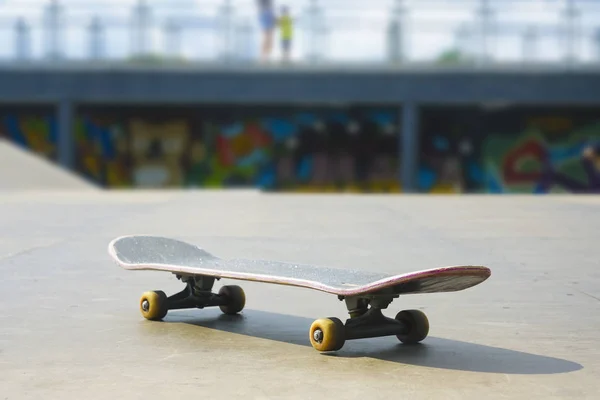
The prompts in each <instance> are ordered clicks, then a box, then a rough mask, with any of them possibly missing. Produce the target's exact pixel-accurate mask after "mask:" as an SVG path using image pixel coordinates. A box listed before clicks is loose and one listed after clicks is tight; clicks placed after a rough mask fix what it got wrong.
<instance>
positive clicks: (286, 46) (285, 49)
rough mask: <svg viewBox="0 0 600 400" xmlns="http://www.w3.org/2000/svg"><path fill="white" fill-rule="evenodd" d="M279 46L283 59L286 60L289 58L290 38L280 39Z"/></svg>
mask: <svg viewBox="0 0 600 400" xmlns="http://www.w3.org/2000/svg"><path fill="white" fill-rule="evenodd" d="M281 47H282V51H283V61H285V62H288V61H289V60H290V39H283V40H282V41H281Z"/></svg>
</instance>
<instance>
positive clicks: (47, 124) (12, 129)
mask: <svg viewBox="0 0 600 400" xmlns="http://www.w3.org/2000/svg"><path fill="white" fill-rule="evenodd" d="M0 137H6V138H7V139H9V140H11V141H12V142H14V143H16V144H18V145H19V146H21V147H23V148H26V149H28V150H31V151H33V152H34V153H36V154H38V155H40V156H43V157H45V158H48V159H50V160H56V159H57V158H58V153H57V137H58V136H57V124H56V118H55V114H54V109H53V108H51V107H22V108H19V109H18V110H17V109H16V108H15V107H11V108H10V109H6V108H4V109H3V108H0Z"/></svg>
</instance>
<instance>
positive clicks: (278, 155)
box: [75, 108, 400, 191]
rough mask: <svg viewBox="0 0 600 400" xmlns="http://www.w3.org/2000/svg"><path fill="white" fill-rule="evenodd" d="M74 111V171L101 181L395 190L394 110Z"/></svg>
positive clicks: (141, 184)
mask: <svg viewBox="0 0 600 400" xmlns="http://www.w3.org/2000/svg"><path fill="white" fill-rule="evenodd" d="M159 114H160V113H152V112H151V111H148V110H146V111H144V110H139V109H136V110H129V111H128V110H125V111H123V110H121V112H117V111H114V110H93V109H89V110H87V111H85V112H84V113H81V114H80V115H79V116H78V120H77V123H76V129H75V130H76V146H77V161H78V162H77V168H78V170H79V171H80V172H81V173H82V174H84V175H86V176H88V177H90V178H91V179H94V180H95V181H97V182H101V183H103V184H104V185H106V186H108V187H122V186H132V187H190V188H192V187H236V186H238V187H239V186H242V187H259V188H262V189H265V190H286V191H345V190H355V191H399V190H400V186H399V184H398V179H397V176H398V173H397V170H398V160H397V153H398V148H397V143H398V140H397V137H398V136H397V132H398V131H397V127H398V122H397V121H396V120H395V116H396V115H397V113H396V112H394V111H387V110H378V109H373V110H371V109H366V110H363V109H359V110H351V111H348V110H343V109H338V110H317V111H314V112H313V111H308V110H299V111H295V110H290V109H281V110H279V109H269V108H264V109H258V110H252V109H242V110H233V111H229V110H227V109H224V108H212V109H206V108H204V109H203V108H197V109H191V108H190V109H189V110H183V111H181V110H180V111H179V112H175V111H173V112H166V113H163V114H164V115H162V116H160V118H159Z"/></svg>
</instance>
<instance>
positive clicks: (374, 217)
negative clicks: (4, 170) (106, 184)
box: [0, 191, 600, 400]
mask: <svg viewBox="0 0 600 400" xmlns="http://www.w3.org/2000/svg"><path fill="white" fill-rule="evenodd" d="M599 226H600V198H599V197H597V196H595V197H593V196H589V197H586V196H581V197H558V196H555V197H551V196H539V197H534V196H531V197H526V196H525V197H521V196H514V197H511V196H500V197H492V196H473V197H457V196H456V197H455V196H447V197H443V196H423V197H421V196H404V197H402V196H388V197H386V196H353V195H347V196H346V195H343V196H334V195H331V196H325V195H322V196H318V195H297V196H296V195H266V194H258V193H255V192H229V193H222V192H177V191H172V192H171V191H166V192H153V191H144V192H136V193H130V192H113V193H108V192H95V191H81V192H73V191H70V192H66V191H65V192H61V191H42V192H35V191H28V192H19V191H11V192H3V193H0V232H1V234H2V238H1V239H0V274H1V278H0V305H1V307H0V309H1V312H0V399H28V398H40V399H60V398H67V397H74V396H76V397H81V396H83V397H84V398H86V400H92V399H107V398H115V399H116V398H118V399H132V398H139V399H150V398H170V399H184V398H212V399H225V398H234V397H233V396H245V397H243V398H252V399H263V398H264V399H267V398H301V399H310V398H315V399H317V398H318V399H323V398H344V399H354V398H356V399H358V398H361V399H364V398H374V399H379V398H381V399H392V398H394V399H395V398H410V399H445V400H446V399H461V400H462V399H501V398H512V399H533V398H535V399H545V400H546V399H559V398H562V399H574V398H576V399H597V398H598V394H599V393H600V381H599V380H598V377H599V376H600V335H599V334H598V331H599V330H600V312H599V311H600V273H599V272H598V260H599V255H600V246H599V239H600V230H599V228H598V227H599ZM135 233H152V234H160V235H166V236H173V237H177V238H180V239H184V240H188V241H191V242H194V243H197V244H199V245H200V246H203V247H205V248H206V249H207V250H209V251H210V252H212V253H214V254H216V255H219V256H222V257H257V258H267V259H279V260H282V261H297V262H303V263H315V264H323V265H330V266H334V267H336V266H337V267H355V268H362V269H367V270H377V271H382V272H389V273H402V272H408V271H412V270H418V269H425V268H432V267H438V266H444V265H457V264H477V265H480V264H482V265H487V266H489V267H490V268H491V269H492V276H491V278H490V279H488V280H487V281H486V282H484V283H483V284H481V285H480V286H477V287H474V288H471V289H468V290H466V291H463V292H457V293H446V294H432V295H412V296H406V297H403V298H401V299H398V300H396V301H395V302H393V303H392V305H391V306H390V308H389V309H388V310H387V311H386V314H388V315H390V316H393V315H395V314H396V312H398V311H399V310H401V309H406V308H420V309H422V310H424V311H425V312H426V313H427V315H428V316H429V318H430V323H431V329H430V337H429V338H427V339H426V340H425V341H424V342H423V344H421V345H419V346H414V347H409V346H404V345H402V344H400V343H399V342H398V341H397V340H396V339H395V338H394V337H387V338H379V339H364V340H357V341H350V342H347V343H346V345H345V346H344V348H343V349H342V350H341V351H339V352H337V353H335V354H320V353H318V352H317V351H315V350H314V349H313V348H312V347H311V346H310V344H309V340H308V329H309V326H310V324H311V322H312V321H313V320H314V319H316V318H319V317H330V316H337V317H340V318H345V316H346V309H345V307H344V304H343V303H341V302H339V301H338V300H337V299H336V298H335V297H334V296H330V295H327V294H323V293H320V292H315V291H311V290H308V289H302V288H293V287H285V286H275V285H267V284H259V283H245V282H241V284H242V286H243V287H244V289H245V291H246V295H247V306H246V307H247V308H246V309H245V310H244V311H243V312H242V315H241V316H240V317H238V318H232V317H228V318H226V317H224V316H223V315H221V314H220V312H219V310H218V309H206V310H183V311H171V312H170V313H169V315H168V316H167V318H166V319H165V321H164V322H150V321H146V320H144V319H143V318H142V317H141V315H140V313H139V309H138V299H139V296H140V295H141V293H142V292H143V291H146V290H155V289H161V290H165V291H166V292H167V293H168V294H171V293H174V292H175V291H179V290H180V289H181V283H180V282H179V281H177V280H176V279H175V278H174V276H172V275H170V274H168V273H159V272H143V271H136V272H134V271H126V270H123V269H121V268H119V267H118V266H116V264H114V263H113V262H112V261H111V260H110V259H109V256H108V254H107V245H108V242H109V241H110V240H111V239H113V238H114V237H116V236H120V235H125V234H135ZM227 283H236V282H235V281H222V282H220V283H218V285H217V290H218V287H219V286H220V285H221V284H227ZM237 283H239V282H237ZM239 398H242V397H239Z"/></svg>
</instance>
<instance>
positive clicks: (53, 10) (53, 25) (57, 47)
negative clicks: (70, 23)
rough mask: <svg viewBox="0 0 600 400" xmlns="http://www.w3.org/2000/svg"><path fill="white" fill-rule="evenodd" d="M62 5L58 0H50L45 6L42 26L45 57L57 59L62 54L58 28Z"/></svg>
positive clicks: (60, 23) (60, 22) (60, 24)
mask: <svg viewBox="0 0 600 400" xmlns="http://www.w3.org/2000/svg"><path fill="white" fill-rule="evenodd" d="M61 11H62V6H61V5H60V3H59V1H58V0H51V1H50V3H49V4H48V5H47V6H46V12H45V18H44V28H45V30H46V57H48V58H51V59H58V58H60V57H61V56H62V51H61V38H60V30H61V26H62V21H61Z"/></svg>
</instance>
